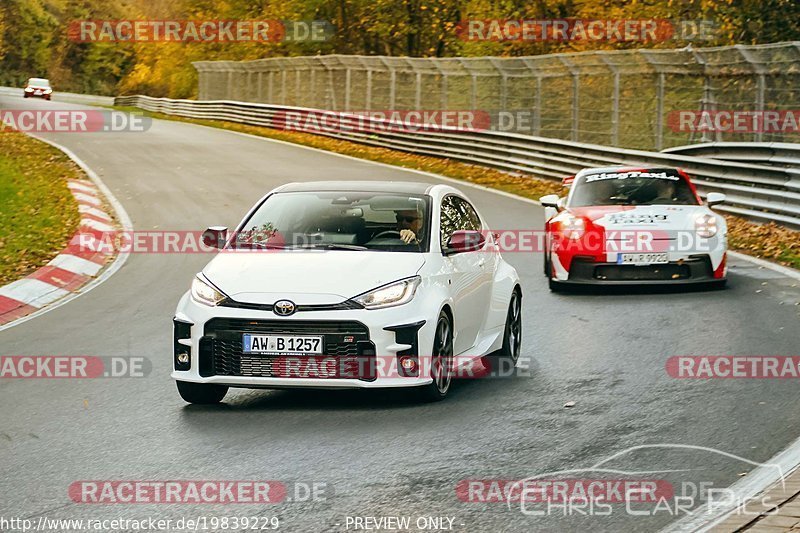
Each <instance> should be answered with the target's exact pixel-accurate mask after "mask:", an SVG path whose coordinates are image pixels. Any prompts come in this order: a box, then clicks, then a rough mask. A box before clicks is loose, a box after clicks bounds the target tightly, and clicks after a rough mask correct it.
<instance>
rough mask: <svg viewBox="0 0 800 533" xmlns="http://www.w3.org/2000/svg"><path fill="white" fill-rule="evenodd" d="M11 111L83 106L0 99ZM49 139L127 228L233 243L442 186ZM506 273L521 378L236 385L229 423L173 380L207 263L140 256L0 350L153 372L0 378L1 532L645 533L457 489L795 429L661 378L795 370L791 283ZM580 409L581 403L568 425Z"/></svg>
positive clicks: (697, 474) (644, 521)
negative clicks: (434, 532) (416, 398)
mask: <svg viewBox="0 0 800 533" xmlns="http://www.w3.org/2000/svg"><path fill="white" fill-rule="evenodd" d="M0 107H2V108H13V107H16V108H34V107H36V108H50V109H68V108H77V107H78V106H73V105H70V104H64V103H59V102H52V103H49V102H40V101H23V100H22V99H15V98H12V97H8V96H2V97H0ZM47 137H48V138H50V139H53V140H55V141H56V142H58V143H61V144H63V145H65V146H67V147H68V148H70V149H71V150H72V151H74V152H75V153H76V154H77V155H78V156H79V157H81V158H82V159H83V160H84V161H85V162H86V163H87V164H88V165H89V166H90V167H92V168H93V169H94V170H95V171H96V172H97V174H98V175H99V176H100V177H101V178H102V179H103V180H104V181H105V183H106V184H107V185H108V187H109V188H110V189H111V190H112V191H113V193H114V194H115V195H116V196H117V198H118V199H119V200H120V202H121V203H122V204H123V205H124V206H125V209H126V210H127V211H128V214H129V215H130V216H131V219H132V220H133V224H134V227H135V229H137V230H151V229H161V230H197V229H202V228H204V227H206V226H208V225H213V224H226V225H228V226H233V225H235V224H236V223H237V222H238V221H239V219H240V218H241V216H242V215H243V214H244V212H245V211H246V210H247V209H248V208H249V207H250V206H251V205H252V204H253V203H254V202H255V201H256V200H257V199H258V198H259V197H260V196H261V195H262V194H263V193H264V192H265V191H268V190H269V189H271V188H272V187H275V186H277V185H279V184H282V183H285V182H287V181H307V180H322V179H347V180H353V179H367V180H390V179H394V180H414V181H419V180H428V181H429V180H430V179H431V178H425V177H423V176H420V175H417V174H413V173H408V172H406V171H403V170H400V169H391V168H386V167H381V166H377V165H373V164H370V163H367V162H359V161H354V160H350V159H346V158H341V157H337V156H334V155H328V154H324V153H320V152H315V151H310V150H307V149H304V148H301V147H293V146H287V145H284V144H279V143H273V142H269V141H266V140H259V139H254V138H247V137H244V136H240V135H235V134H232V133H229V132H225V131H221V130H214V129H210V128H203V127H198V126H193V125H188V124H181V123H176V122H168V121H155V122H154V124H153V127H152V128H151V129H150V130H149V131H148V132H146V133H117V134H100V133H93V134H53V135H48V136H47ZM463 190H464V191H465V192H466V193H467V194H468V195H469V196H470V197H471V198H472V199H473V201H474V202H475V203H476V204H477V206H478V207H479V209H480V210H481V212H482V213H483V214H484V216H485V217H486V218H487V219H488V222H489V223H490V224H491V225H492V226H493V227H495V228H503V229H506V228H508V229H511V228H520V229H528V228H536V229H539V228H541V227H542V210H541V209H539V208H538V207H536V206H534V205H532V204H530V203H526V202H523V201H519V200H515V199H511V198H508V197H504V196H500V195H496V194H492V193H489V192H485V191H480V190H477V189H474V188H470V187H466V186H465V187H463ZM506 258H507V260H508V261H509V262H511V263H512V264H513V265H514V266H515V267H516V268H517V269H518V270H519V272H520V274H521V276H522V279H523V283H524V286H523V292H524V302H523V303H524V343H523V359H527V360H528V361H529V366H530V368H531V373H530V376H527V377H526V376H518V377H515V378H511V379H502V380H484V381H474V380H473V381H469V382H459V383H457V384H456V385H455V388H454V389H453V390H452V395H451V397H449V398H448V400H447V401H445V402H443V403H438V404H433V405H417V404H415V403H413V402H410V401H407V400H406V397H405V396H404V395H403V394H402V393H397V392H386V393H384V392H379V391H378V392H369V393H359V392H349V391H345V392H315V391H312V392H309V391H247V390H240V391H232V392H231V393H230V394H229V396H228V397H227V400H226V403H225V405H223V406H220V407H197V406H186V405H185V404H184V403H183V402H182V401H181V399H180V398H179V397H178V394H177V391H176V390H175V386H174V384H173V382H172V380H171V379H170V378H169V373H170V369H171V322H170V319H171V318H172V314H173V311H174V308H175V305H176V303H177V301H178V299H179V297H180V296H181V294H182V293H183V292H184V291H185V290H186V289H187V287H188V285H189V282H190V280H191V278H192V276H193V274H194V273H196V272H197V271H199V270H200V269H201V268H202V266H203V265H204V264H205V262H207V261H208V260H209V257H208V256H205V255H202V254H194V255H192V254H189V255H186V254H169V255H132V256H131V257H130V258H129V260H128V261H127V263H126V264H125V265H124V266H123V267H122V269H121V270H120V271H119V272H117V273H116V274H115V275H114V276H112V277H111V279H109V280H108V281H106V282H105V283H104V284H102V285H101V286H99V287H97V288H95V289H94V290H93V291H91V292H90V293H88V294H86V295H84V296H82V297H80V298H78V299H76V300H74V301H72V302H70V303H69V304H67V305H65V306H62V307H60V308H58V309H55V310H53V311H52V312H49V313H47V314H45V315H43V316H40V317H38V318H35V319H33V320H30V321H28V322H26V323H23V324H20V325H18V326H16V327H13V328H11V329H8V330H6V331H3V332H0V354H2V355H39V354H63V355H85V354H88V355H101V356H112V355H125V356H145V357H148V358H149V359H150V360H151V361H152V365H153V372H152V373H151V374H150V376H149V377H148V378H144V379H99V380H85V381H80V380H63V381H59V380H3V381H0V405H3V406H4V408H3V409H2V410H0V515H2V516H5V517H11V516H17V517H38V516H40V515H46V516H48V517H51V518H53V517H58V518H116V517H123V518H145V517H147V516H154V517H157V518H173V519H174V518H180V517H184V516H186V517H193V516H194V517H196V516H201V515H205V516H211V515H213V516H224V515H239V516H241V515H256V514H258V515H262V516H274V515H277V516H279V517H280V518H281V529H282V530H285V531H314V530H328V531H340V530H344V529H345V525H346V517H347V516H362V517H363V516H386V515H390V516H397V515H401V516H411V517H412V524H413V522H414V520H415V519H416V518H417V517H420V516H449V517H452V518H455V521H454V529H455V530H457V531H491V530H495V531H500V530H506V531H510V530H560V531H563V530H586V529H587V528H591V529H592V530H597V531H619V530H645V531H652V530H656V529H658V528H660V527H663V526H665V525H667V524H669V523H670V522H671V521H672V520H674V519H675V518H676V517H675V516H672V515H671V514H669V513H667V512H659V513H657V514H656V516H655V517H642V516H630V515H628V514H626V513H625V509H624V506H622V507H615V508H614V512H613V513H612V514H611V515H610V516H593V517H582V516H571V517H564V516H563V514H564V512H563V511H562V510H557V509H555V510H552V511H551V514H550V515H549V516H525V515H524V514H523V513H521V512H520V509H519V506H518V505H516V504H513V505H512V506H511V509H508V508H506V507H505V505H504V504H498V503H492V504H477V503H462V502H461V501H459V500H458V498H457V497H456V493H455V486H456V484H457V483H458V482H459V481H460V480H462V479H468V478H472V479H475V478H499V479H516V478H522V477H527V476H534V475H537V474H543V473H546V472H551V471H556V470H563V469H574V468H585V467H588V466H590V465H592V464H594V463H597V462H599V461H601V460H603V459H605V458H607V457H609V456H611V455H613V454H614V453H617V452H620V451H623V450H625V449H626V448H629V447H631V446H636V445H642V444H657V443H681V444H691V445H698V446H708V447H712V448H716V449H719V450H722V451H725V452H728V453H732V454H736V455H739V456H743V457H746V458H748V459H750V460H753V461H759V462H763V461H766V460H768V459H769V458H770V457H772V456H773V455H774V454H775V453H777V452H779V451H780V450H782V449H783V448H785V447H786V446H787V445H788V444H790V443H791V442H792V441H793V440H794V439H795V438H796V437H797V435H798V433H800V431H798V428H799V427H800V412H799V411H798V409H796V406H797V405H798V402H799V401H800V390H799V389H798V386H797V382H796V381H794V380H715V381H690V380H675V379H671V378H670V377H668V376H667V375H666V372H665V370H664V365H665V362H666V360H667V358H668V357H670V356H672V355H683V354H697V355H701V354H733V355H798V353H797V348H798V346H800V328H798V316H799V314H798V311H799V310H800V307H797V306H796V303H797V302H798V301H800V289H798V288H797V287H796V285H797V281H796V280H791V279H788V278H785V277H782V276H781V275H779V274H776V273H774V272H771V271H769V270H764V269H759V268H758V267H756V266H754V265H752V264H749V263H746V262H740V261H734V263H733V267H732V272H731V275H730V288H729V289H728V290H725V291H714V292H670V293H657V294H652V293H651V294H647V293H636V294H631V293H627V294H612V295H597V294H568V295H554V294H551V293H550V292H549V291H548V290H547V288H546V284H545V280H544V278H543V277H542V275H541V267H540V265H541V256H540V254H522V253H516V254H513V253H511V254H506ZM342 275H349V273H342ZM764 283H766V285H765V284H764ZM757 291H761V292H757ZM568 401H574V402H576V405H575V407H574V408H572V409H564V408H563V405H564V403H565V402H568ZM613 466H614V467H615V468H618V469H620V470H645V469H649V470H665V469H670V470H674V469H683V470H686V471H685V472H682V473H679V474H669V475H660V474H659V475H652V476H649V479H654V478H669V479H670V480H673V481H676V482H679V481H691V482H697V483H699V482H701V481H702V482H713V483H714V484H715V486H728V485H730V484H731V483H733V482H734V481H736V480H737V479H739V474H740V473H742V472H745V471H748V470H750V468H751V467H750V466H748V465H746V464H742V463H740V462H738V461H735V460H732V459H729V458H724V457H722V456H719V455H716V454H709V453H704V452H689V451H650V452H647V453H643V452H634V453H631V454H628V455H626V456H625V457H623V458H620V459H617V460H615V461H614V462H613ZM573 477H581V478H592V477H598V475H597V474H596V473H594V474H593V473H591V472H582V473H576V474H575V475H574V476H573ZM91 479H96V480H104V479H127V480H133V479H143V480H168V479H218V480H235V479H243V480H247V479H259V480H264V479H277V480H288V481H292V480H296V481H306V482H325V483H327V485H328V487H329V489H328V492H329V495H330V493H331V492H332V495H331V497H330V498H329V499H327V500H326V501H320V502H316V503H286V504H281V505H275V506H271V507H248V506H232V507H231V506H228V507H220V506H207V505H206V506H203V505H179V506H175V505H172V506H170V505H115V506H109V505H77V504H73V503H71V502H70V500H69V498H68V496H67V487H68V486H69V485H70V483H72V482H73V481H76V480H91ZM638 508H641V507H638ZM351 530H352V528H351Z"/></svg>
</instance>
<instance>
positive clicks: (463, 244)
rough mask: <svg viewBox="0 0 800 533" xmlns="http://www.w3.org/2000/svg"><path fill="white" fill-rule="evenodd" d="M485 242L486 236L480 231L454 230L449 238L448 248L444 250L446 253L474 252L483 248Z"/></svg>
mask: <svg viewBox="0 0 800 533" xmlns="http://www.w3.org/2000/svg"><path fill="white" fill-rule="evenodd" d="M485 242H486V237H485V236H484V235H483V233H481V232H480V231H476V230H463V229H460V230H456V231H454V232H453V234H452V235H451V236H450V238H449V239H447V248H446V249H445V250H444V252H445V254H456V253H460V252H473V251H475V250H480V249H481V248H483V244H484V243H485Z"/></svg>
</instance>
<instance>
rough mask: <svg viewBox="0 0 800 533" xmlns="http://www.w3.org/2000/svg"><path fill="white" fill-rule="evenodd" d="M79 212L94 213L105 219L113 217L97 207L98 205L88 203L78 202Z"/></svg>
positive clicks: (109, 219)
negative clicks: (93, 205)
mask: <svg viewBox="0 0 800 533" xmlns="http://www.w3.org/2000/svg"><path fill="white" fill-rule="evenodd" d="M78 212H80V213H85V214H87V215H93V216H96V217H98V218H103V219H105V220H108V221H109V222H110V221H111V218H109V216H108V215H107V214H106V212H105V211H102V210H100V209H97V208H96V207H92V206H89V205H86V204H78Z"/></svg>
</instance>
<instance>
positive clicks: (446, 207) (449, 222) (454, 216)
mask: <svg viewBox="0 0 800 533" xmlns="http://www.w3.org/2000/svg"><path fill="white" fill-rule="evenodd" d="M455 198H456V197H455V196H447V197H445V198H444V200H442V223H441V226H442V228H441V242H442V249H444V248H445V246H447V240H448V239H449V238H450V236H451V235H452V234H453V232H454V231H455V230H457V229H459V228H458V222H457V220H458V210H457V209H456V206H455V202H454V200H455Z"/></svg>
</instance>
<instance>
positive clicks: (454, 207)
mask: <svg viewBox="0 0 800 533" xmlns="http://www.w3.org/2000/svg"><path fill="white" fill-rule="evenodd" d="M482 226H483V225H482V223H481V220H480V217H479V216H478V213H477V211H476V210H475V208H474V207H472V205H471V204H470V203H469V202H468V201H467V200H465V199H464V198H461V197H459V196H456V195H448V196H445V197H444V198H443V199H442V204H441V222H440V235H439V237H440V239H441V244H442V250H445V248H446V246H447V241H448V239H449V238H450V236H451V235H452V234H453V232H454V231H456V230H478V231H481V230H482V229H483V227H482ZM495 258H496V252H495V248H494V246H493V244H491V238H490V239H489V241H487V243H486V245H485V246H484V247H483V248H482V249H480V250H475V251H471V252H460V253H449V254H448V255H446V256H445V257H444V262H445V264H446V265H447V268H448V270H449V271H450V272H452V285H451V294H452V297H453V301H454V305H455V309H454V310H453V314H454V322H455V323H454V325H453V331H454V333H455V336H454V339H453V351H454V352H455V353H456V354H461V353H464V352H466V351H467V350H469V349H470V348H471V347H473V346H474V345H475V342H476V339H477V338H478V335H479V334H480V332H481V331H482V329H483V325H484V322H485V321H486V316H487V312H488V308H489V303H490V298H491V282H492V279H493V269H494V268H495V267H496V265H495Z"/></svg>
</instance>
